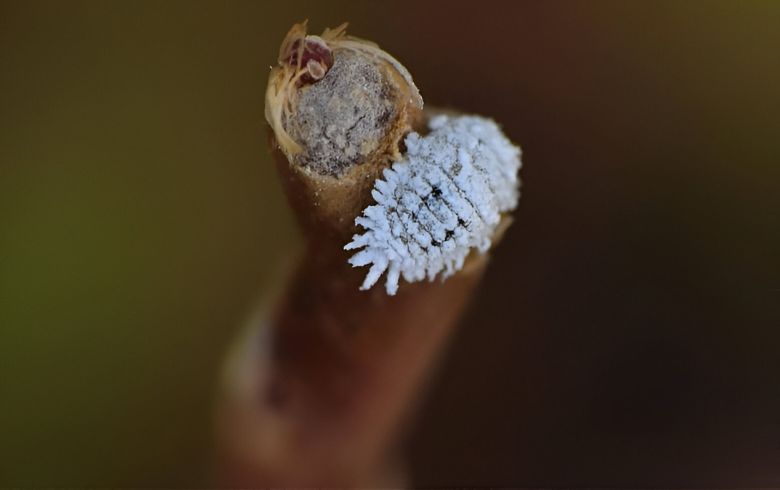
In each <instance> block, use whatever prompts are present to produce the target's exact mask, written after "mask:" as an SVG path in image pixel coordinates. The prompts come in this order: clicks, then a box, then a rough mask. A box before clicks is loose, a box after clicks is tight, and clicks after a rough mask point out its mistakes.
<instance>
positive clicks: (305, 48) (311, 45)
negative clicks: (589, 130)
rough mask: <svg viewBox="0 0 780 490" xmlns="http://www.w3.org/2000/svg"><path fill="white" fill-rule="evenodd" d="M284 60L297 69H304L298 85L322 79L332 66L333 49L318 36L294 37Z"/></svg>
mask: <svg viewBox="0 0 780 490" xmlns="http://www.w3.org/2000/svg"><path fill="white" fill-rule="evenodd" d="M284 61H285V62H286V63H287V64H288V65H290V66H294V67H296V68H298V69H305V72H304V73H303V74H302V75H301V78H300V79H299V81H298V84H299V86H300V85H303V84H306V83H314V82H316V81H317V80H320V79H322V77H324V76H325V74H326V73H328V70H330V67H331V66H333V51H331V49H330V48H329V47H328V45H327V44H326V43H325V41H323V40H322V38H320V37H319V36H306V37H305V38H303V39H296V40H295V41H294V42H293V43H292V45H291V46H290V52H289V54H288V55H287V56H285V57H284Z"/></svg>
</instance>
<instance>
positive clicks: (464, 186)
mask: <svg viewBox="0 0 780 490" xmlns="http://www.w3.org/2000/svg"><path fill="white" fill-rule="evenodd" d="M429 128H430V130H431V132H430V133H428V134H427V135H425V136H420V135H419V134H417V133H410V134H409V135H408V136H407V137H406V140H405V143H406V148H407V153H406V155H404V158H403V159H402V160H400V161H398V162H396V163H394V164H393V166H392V167H391V168H388V169H385V171H384V173H383V176H384V179H377V180H376V182H375V183H374V189H373V190H372V192H371V195H372V196H373V198H374V200H375V201H376V204H374V205H371V206H368V207H367V208H366V209H364V210H363V213H362V215H361V216H358V217H357V218H356V219H355V223H356V224H357V225H359V226H361V227H363V228H364V229H365V232H364V233H362V234H358V235H354V236H353V237H352V241H351V242H350V243H348V244H347V245H346V246H345V247H344V248H345V249H346V250H354V249H362V250H360V251H359V252H357V253H356V254H355V255H353V256H352V257H351V258H350V259H349V263H350V264H352V266H354V267H361V266H366V265H369V264H371V268H370V270H369V271H368V274H367V275H366V278H365V281H363V285H362V286H361V289H368V288H370V287H371V286H373V285H374V284H375V283H376V282H377V280H379V278H380V277H381V275H382V274H383V273H384V272H385V271H387V280H386V281H385V289H386V290H387V293H388V294H390V295H394V294H395V293H396V292H397V291H398V280H399V277H401V276H402V277H403V278H404V279H405V280H406V281H407V282H415V281H421V280H423V279H425V278H426V277H427V278H428V279H429V280H433V279H434V278H435V277H436V276H438V275H439V274H441V276H442V277H443V278H446V277H448V276H450V275H452V274H453V273H454V272H456V271H458V270H460V269H461V268H462V267H463V262H464V260H465V259H466V256H467V255H468V254H469V253H470V251H471V249H473V248H476V249H477V250H478V251H479V252H481V253H484V252H486V251H487V250H488V249H489V248H490V245H491V237H492V236H493V234H494V232H495V230H496V227H497V226H498V223H499V221H500V220H501V213H505V212H508V211H511V210H512V209H514V208H515V206H516V205H517V200H518V198H519V195H520V194H519V185H520V181H519V179H518V175H517V173H518V170H519V169H520V165H521V162H520V148H518V147H517V146H515V145H513V144H512V142H511V141H509V139H507V137H506V136H504V134H503V133H502V132H501V130H500V129H499V127H498V125H497V124H496V123H495V122H493V121H492V120H490V119H487V118H483V117H478V116H443V115H442V116H436V117H434V118H432V119H431V120H430V122H429Z"/></svg>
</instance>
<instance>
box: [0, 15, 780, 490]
mask: <svg viewBox="0 0 780 490" xmlns="http://www.w3.org/2000/svg"><path fill="white" fill-rule="evenodd" d="M304 18H309V19H310V25H311V26H312V28H313V29H314V30H316V31H319V30H320V29H322V28H324V27H325V26H334V25H337V24H338V23H340V22H342V21H344V20H349V21H350V22H351V25H352V28H351V30H350V31H351V32H352V33H353V34H355V35H358V36H362V37H367V38H371V39H374V40H376V41H378V42H379V43H380V44H381V45H382V46H383V47H385V48H386V49H387V50H388V51H389V52H391V53H393V54H394V55H396V56H397V57H398V58H399V59H400V60H402V62H403V63H404V64H405V65H406V66H407V67H408V68H409V69H410V71H411V72H412V73H413V74H414V76H415V78H416V81H417V83H418V85H419V87H420V89H421V91H422V94H423V96H424V97H425V99H426V102H427V103H430V104H436V105H445V106H453V107H458V108H461V109H464V110H467V111H473V112H477V113H481V114H488V115H491V116H493V117H494V118H495V119H497V120H498V121H499V122H501V123H502V124H503V126H504V128H505V130H506V131H507V132H508V134H509V135H510V136H511V137H512V138H513V139H514V140H516V141H517V142H519V143H520V144H521V145H522V147H523V150H524V162H525V167H524V169H523V171H522V177H523V180H524V187H523V198H522V200H521V205H520V208H519V210H518V212H517V220H516V222H515V225H514V226H513V227H512V228H511V230H510V231H509V233H508V234H507V236H506V238H505V240H504V242H503V243H502V244H501V246H500V247H499V249H498V250H497V251H496V253H495V255H494V261H493V264H492V267H491V268H490V271H489V273H488V275H487V277H486V280H485V284H484V287H482V288H481V290H480V291H479V294H478V295H477V297H476V298H475V301H474V303H473V305H472V308H471V310H470V312H469V314H468V315H467V317H466V319H465V321H464V322H463V323H462V325H461V327H460V330H459V331H458V334H457V336H456V338H455V339H453V341H452V343H451V345H450V349H449V352H448V354H447V356H446V357H445V359H444V361H443V363H442V364H441V365H440V367H439V369H438V371H437V373H436V376H435V379H434V382H433V384H432V386H431V389H430V391H429V393H428V394H427V396H426V398H425V403H424V405H423V411H422V414H421V415H420V417H419V418H418V419H417V421H416V424H415V428H414V430H413V431H412V432H411V436H410V441H409V451H410V453H409V454H410V461H411V466H410V468H411V474H412V478H413V479H412V481H413V482H414V483H416V484H418V485H425V486H452V485H460V486H463V485H503V486H507V485H511V486H561V485H566V486H634V487H636V486H688V487H690V486H733V485H738V486H780V382H779V381H778V379H779V378H780V253H779V252H780V215H779V214H778V210H779V209H780V197H779V194H780V117H778V115H779V114H780V3H777V2H731V1H727V2H716V1H707V2H704V1H701V2H697V1H690V2H680V1H671V2H650V1H647V2H623V1H613V2H601V1H598V2H597V1H593V2H591V1H588V2H505V3H502V2H497V3H492V2H487V1H479V2H463V3H457V2H442V3H423V2H419V3H415V2H395V1H394V2H376V3H370V2H360V3H358V2H355V3H346V2H333V1H329V2H321V1H320V2H314V1H310V2H303V1H298V2H274V3H270V2H269V3H261V2H257V3H255V2H238V1H230V2H226V1H212V2H190V1H182V2H176V1H169V2H147V1H144V2H113V1H112V2H103V1H95V2H80V1H78V2H77V1H67V2H59V1H51V2H7V1H3V2H2V3H0V487H6V486H58V487H62V486H122V487H127V486H133V487H137V486H155V487H175V486H201V487H202V486H208V485H209V484H211V482H212V479H211V478H212V474H213V470H212V455H213V437H212V421H211V418H212V407H213V395H214V391H215V386H216V384H217V378H218V373H219V368H220V365H221V362H222V360H223V357H224V353H225V349H226V348H227V346H228V345H229V342H230V340H231V338H232V337H233V336H234V335H235V334H236V332H237V329H238V326H239V325H240V324H241V322H242V321H243V320H244V319H245V317H246V315H247V313H248V312H249V309H250V307H251V305H252V304H253V302H254V301H255V300H256V299H257V298H258V297H261V296H262V294H263V292H264V291H269V290H271V289H273V287H274V281H275V280H276V279H277V278H278V271H279V270H280V267H281V266H280V264H281V263H283V262H284V261H286V260H289V257H290V253H291V252H290V251H291V250H294V249H295V247H296V246H297V243H298V235H297V232H296V230H295V226H294V223H293V221H292V217H291V215H290V213H289V212H288V210H287V209H286V207H285V204H284V200H283V196H282V195H281V191H280V189H279V186H278V184H277V181H276V176H275V174H274V171H273V168H272V165H271V164H270V160H269V155H268V152H267V149H266V146H265V138H264V120H263V91H264V88H265V81H266V76H267V72H268V66H269V65H270V64H272V63H273V62H274V60H275V56H276V51H277V47H278V44H279V42H280V40H281V39H282V37H283V36H284V34H285V32H286V31H287V29H288V28H289V26H290V25H291V24H292V23H293V22H295V21H300V20H302V19H304Z"/></svg>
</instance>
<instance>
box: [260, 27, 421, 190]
mask: <svg viewBox="0 0 780 490" xmlns="http://www.w3.org/2000/svg"><path fill="white" fill-rule="evenodd" d="M345 29H346V24H342V25H341V26H339V27H338V28H336V29H332V30H331V29H326V30H325V32H323V34H322V35H320V36H314V35H308V34H306V23H305V22H304V23H302V24H296V25H294V26H293V27H292V29H290V32H289V33H288V34H287V36H286V37H285V39H284V41H283V43H282V46H281V48H280V52H279V64H278V66H276V67H275V68H273V69H272V71H271V74H270V77H269V82H268V89H267V91H266V119H267V120H268V122H269V124H270V125H271V127H272V128H273V131H274V135H275V137H276V141H277V143H278V145H279V147H280V149H281V150H282V152H283V153H284V154H285V156H286V157H287V159H288V161H289V162H290V163H291V164H292V165H293V166H295V167H297V168H298V169H299V170H301V171H303V172H306V173H307V174H309V175H311V176H327V177H336V178H340V177H342V176H344V175H346V174H348V173H350V172H354V169H355V168H356V167H358V166H361V165H367V166H369V167H370V166H372V164H375V165H373V166H376V165H383V166H384V165H386V164H387V163H388V161H390V160H394V159H397V158H398V157H399V154H400V152H399V144H400V141H401V139H402V138H403V136H404V135H405V134H406V133H408V132H409V131H410V130H411V125H412V122H413V121H414V120H415V119H416V117H417V115H418V114H419V112H420V110H421V109H422V98H421V97H420V94H419V92H418V90H417V87H416V86H415V85H414V82H413V81H412V78H411V75H409V72H408V71H407V70H406V68H404V67H403V66H402V65H401V64H400V63H399V62H398V61H397V60H395V59H394V58H393V57H392V56H390V55H389V54H388V53H386V52H384V51H382V50H381V49H380V48H379V47H378V46H376V45H375V44H373V43H371V42H368V41H364V40H361V39H358V38H354V37H351V36H347V35H346V33H345ZM353 177H354V175H353Z"/></svg>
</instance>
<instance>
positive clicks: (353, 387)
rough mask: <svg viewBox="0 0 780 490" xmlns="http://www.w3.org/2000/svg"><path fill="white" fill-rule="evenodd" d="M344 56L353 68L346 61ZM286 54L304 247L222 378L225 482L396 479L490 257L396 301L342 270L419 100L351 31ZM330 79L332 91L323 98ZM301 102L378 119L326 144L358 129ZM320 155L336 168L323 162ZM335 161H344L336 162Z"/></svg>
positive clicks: (293, 36) (282, 74) (283, 129)
mask: <svg viewBox="0 0 780 490" xmlns="http://www.w3.org/2000/svg"><path fill="white" fill-rule="evenodd" d="M350 57H351V58H350ZM345 59H350V63H351V64H352V66H351V67H350V68H351V69H344V68H345V67H343V66H342V67H340V66H339V63H340V60H345ZM279 60H280V64H279V66H278V67H277V68H275V69H274V71H273V72H272V73H271V77H270V81H269V95H268V98H267V104H269V107H267V115H268V118H269V121H270V122H271V125H272V128H273V133H272V135H271V147H272V148H273V149H274V157H275V161H276V163H277V166H278V169H279V173H280V176H281V180H282V184H283V186H284V189H285V192H286V195H287V197H288V199H289V202H290V204H291V206H292V208H293V209H294V210H295V213H296V216H297V217H298V219H299V221H300V223H301V226H302V228H303V231H304V236H305V237H306V248H305V252H304V254H303V256H302V258H301V261H300V264H299V266H298V268H297V270H296V271H295V272H294V274H292V276H291V277H290V280H289V283H288V285H287V287H286V289H285V290H284V292H283V294H282V295H281V296H280V298H279V299H278V300H277V302H276V303H275V304H273V306H272V307H271V308H269V309H267V310H264V312H263V313H262V314H261V317H260V318H258V319H255V320H254V321H253V323H252V324H251V325H250V330H249V334H248V335H247V336H246V337H245V338H243V339H242V340H241V342H239V345H238V347H237V349H236V351H235V352H234V354H233V357H232V360H231V362H230V363H229V365H228V369H227V370H226V382H225V385H224V390H223V393H222V395H223V396H222V399H221V404H220V410H219V419H218V422H219V424H218V436H219V441H220V456H221V478H222V483H224V484H229V485H242V486H258V485H261V486H269V485H285V486H307V485H308V486H312V485H315V486H322V485H327V486H331V485H369V484H372V485H379V484H384V485H387V484H393V483H395V484H398V483H399V482H398V481H397V480H396V481H391V480H388V475H389V474H391V473H393V472H392V471H390V472H388V471H389V470H388V468H390V467H391V462H392V461H394V460H393V449H394V448H395V443H396V442H397V439H398V435H399V429H400V428H401V427H402V426H403V424H402V422H403V421H404V420H405V419H406V418H407V416H408V415H409V414H410V409H411V408H410V407H412V406H413V404H414V403H413V402H414V400H415V398H416V394H417V393H418V392H419V390H420V386H421V384H422V383H423V382H424V380H425V378H426V375H427V373H428V372H429V371H430V368H431V365H432V363H433V362H434V360H435V359H436V357H437V355H438V353H439V352H440V350H441V348H442V345H443V344H444V343H445V341H446V339H447V337H448V336H449V335H450V334H451V332H452V330H453V326H454V325H455V324H456V322H457V320H458V317H459V316H460V314H461V312H462V311H463V308H464V306H465V305H466V304H467V302H468V299H469V297H470V295H471V294H472V291H473V290H474V287H475V285H476V284H477V282H478V281H479V278H480V277H481V274H482V271H483V270H484V266H485V263H486V260H487V259H486V257H487V256H486V255H481V254H475V255H473V256H470V257H469V259H468V261H467V265H466V267H464V269H463V270H461V271H459V272H458V273H456V274H455V275H454V276H452V277H450V278H448V279H447V280H446V281H444V282H441V281H434V282H418V283H414V284H404V285H403V287H401V288H400V290H399V292H398V294H397V295H396V296H388V295H387V294H386V293H385V291H384V290H382V289H381V288H373V289H371V290H369V291H360V290H359V286H360V283H361V282H362V279H363V276H364V272H362V271H360V270H356V269H353V268H352V267H351V266H350V265H349V264H348V263H347V259H348V254H347V253H346V252H345V251H344V250H343V246H344V244H345V243H347V242H348V241H349V239H350V237H351V235H352V234H353V233H354V232H355V225H354V219H355V217H356V216H357V215H358V214H359V213H360V211H361V210H362V209H363V208H364V207H365V206H366V205H367V204H368V203H369V202H370V200H371V196H370V189H371V186H372V185H373V182H374V180H375V179H376V178H377V177H378V176H379V175H380V173H381V171H382V170H383V169H384V168H386V167H387V166H388V165H389V164H390V163H391V162H392V161H393V160H394V159H397V158H398V157H399V155H400V154H401V153H402V149H403V148H402V143H401V141H402V138H403V136H404V135H405V134H406V133H408V132H409V131H410V130H412V129H413V127H418V126H419V125H420V123H421V122H422V121H423V120H424V119H425V118H424V115H423V113H422V111H421V109H422V104H421V99H419V94H418V93H417V89H416V87H414V84H413V82H411V78H410V77H408V74H407V73H405V69H403V67H401V66H400V64H397V62H396V61H395V60H394V59H392V58H390V57H389V55H386V53H384V52H381V50H379V49H378V48H377V47H375V46H374V45H373V44H371V43H367V42H365V41H361V40H357V39H355V38H350V37H347V36H345V35H344V30H343V27H341V28H339V29H336V30H334V31H326V32H325V33H324V34H323V35H322V36H321V37H316V36H306V33H305V25H296V26H294V27H293V29H292V30H291V31H290V34H288V37H287V38H286V39H285V41H284V43H283V45H282V49H281V52H280V57H279ZM361 70H365V71H366V72H370V73H368V74H367V75H366V74H365V73H363V72H361ZM355 73H363V75H361V76H364V77H365V78H368V79H370V80H373V82H372V83H374V85H371V83H368V84H366V82H365V80H363V81H361V85H360V86H361V87H363V89H362V90H363V91H362V92H361V91H360V90H358V88H359V87H354V86H351V85H350V84H353V83H355V82H354V80H351V79H350V77H351V76H354V75H355ZM336 75H349V76H347V77H345V78H343V79H337V78H335V77H336ZM376 76H379V77H380V79H379V80H378V81H377V80H376ZM331 78H334V79H332V80H331ZM321 83H330V88H329V90H327V91H325V90H323V91H321V93H316V92H315V89H314V87H316V86H317V84H321ZM334 87H335V88H334ZM366 87H368V88H366ZM282 91H285V92H284V93H282ZM344 94H346V95H347V96H348V97H350V98H349V100H343V98H344ZM312 95H316V96H317V97H318V98H319V99H320V100H319V101H316V100H314V101H313V100H312ZM324 97H325V98H328V97H330V98H328V100H325V101H324V102H323V100H321V99H322V98H324ZM338 97H341V98H342V100H338ZM306 104H310V105H311V104H314V105H315V106H317V104H319V106H317V107H316V108H317V109H319V110H324V109H323V107H325V108H327V110H330V111H333V112H334V113H335V117H337V118H343V116H344V114H347V115H349V114H350V113H351V112H354V111H363V113H365V114H368V118H369V119H371V118H373V120H372V121H370V124H363V126H360V127H359V124H358V123H356V124H357V125H354V126H352V128H351V131H352V133H350V134H346V132H342V133H339V131H340V128H338V127H336V128H335V129H334V128H327V127H326V128H325V129H324V132H325V140H324V141H323V140H322V139H321V137H322V135H321V134H319V133H317V134H312V132H311V131H309V129H310V128H311V127H312V126H317V125H327V124H329V123H332V124H342V123H343V124H344V125H347V123H349V121H346V122H345V121H341V120H340V119H339V120H337V121H336V122H334V120H330V121H329V120H328V117H329V116H328V115H327V114H322V113H320V114H318V115H314V116H312V115H311V111H309V112H307V110H308V109H310V108H311V107H310V106H307V105H306ZM280 106H281V107H280ZM327 110H326V111H325V112H327ZM307 118H308V119H307ZM317 118H319V119H317ZM364 121H365V118H364V119H363V120H362V121H361V123H362V122H364ZM356 128H357V129H356ZM331 129H332V131H331V134H330V135H328V134H327V133H328V131H329V130H331ZM347 129H349V127H347ZM307 131H309V132H307ZM356 132H357V134H355V133H356ZM345 134H346V136H345ZM377 135H378V136H377ZM328 138H331V139H328ZM339 138H341V140H339ZM345 138H346V139H345ZM367 140H368V143H365V141H367ZM356 142H357V143H359V144H357V146H356V148H357V152H356V153H355V149H354V148H353V147H352V146H351V145H353V144H354V143H356ZM337 147H338V148H337ZM334 148H336V149H339V148H340V149H341V150H340V151H342V153H341V154H338V152H336V151H334ZM317 152H324V153H326V154H327V155H328V157H329V158H331V160H329V161H327V162H322V161H318V156H319V155H318V154H317ZM350 152H352V153H350ZM334 154H336V155H337V156H338V155H344V156H345V157H344V158H340V157H339V158H336V161H334V160H332V158H333V155H334ZM396 475H397V473H396Z"/></svg>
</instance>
